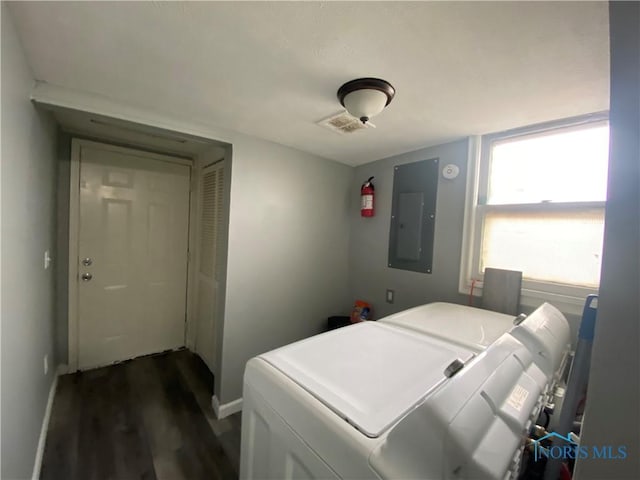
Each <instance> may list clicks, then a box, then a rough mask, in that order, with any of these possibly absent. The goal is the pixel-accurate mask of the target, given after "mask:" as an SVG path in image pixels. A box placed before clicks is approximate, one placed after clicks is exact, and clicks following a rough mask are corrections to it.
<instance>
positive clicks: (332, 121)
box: [318, 111, 367, 133]
mask: <svg viewBox="0 0 640 480" xmlns="http://www.w3.org/2000/svg"><path fill="white" fill-rule="evenodd" d="M318 125H320V126H321V127H325V128H328V129H329V130H332V131H334V132H336V133H353V132H355V131H357V130H365V129H366V128H367V126H366V125H365V124H363V123H362V122H361V121H360V120H358V119H357V118H356V117H353V116H351V115H349V113H347V112H346V111H345V112H340V113H338V114H337V115H333V116H331V117H329V118H325V119H324V120H320V121H319V122H318Z"/></svg>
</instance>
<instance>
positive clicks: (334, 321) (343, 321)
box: [327, 316, 351, 330]
mask: <svg viewBox="0 0 640 480" xmlns="http://www.w3.org/2000/svg"><path fill="white" fill-rule="evenodd" d="M347 325H351V319H350V318H349V317H341V316H338V317H329V318H328V319H327V330H335V329H336V328H340V327H346V326H347Z"/></svg>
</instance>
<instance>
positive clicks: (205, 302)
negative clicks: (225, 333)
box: [196, 161, 224, 372]
mask: <svg viewBox="0 0 640 480" xmlns="http://www.w3.org/2000/svg"><path fill="white" fill-rule="evenodd" d="M201 182H202V183H201V185H200V219H199V221H200V229H199V231H200V238H199V245H198V246H199V248H198V265H197V267H198V285H197V288H198V293H197V295H198V302H197V325H198V329H197V334H196V352H198V354H199V355H200V357H201V358H202V359H203V360H204V361H205V363H206V364H207V366H208V367H209V369H210V370H211V371H212V372H213V371H214V363H215V358H216V318H215V306H216V297H217V294H218V275H219V268H218V265H219V262H218V255H219V248H218V247H219V245H220V241H221V239H220V235H221V232H222V230H223V229H222V221H223V220H222V218H223V191H224V162H222V161H220V162H218V163H215V164H214V165H211V166H209V167H207V168H205V169H204V170H203V174H202V180H201Z"/></svg>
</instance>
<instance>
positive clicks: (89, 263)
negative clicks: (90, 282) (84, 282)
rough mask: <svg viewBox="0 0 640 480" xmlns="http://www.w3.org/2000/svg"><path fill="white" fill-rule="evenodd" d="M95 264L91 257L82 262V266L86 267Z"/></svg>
mask: <svg viewBox="0 0 640 480" xmlns="http://www.w3.org/2000/svg"><path fill="white" fill-rule="evenodd" d="M92 263H93V260H91V259H90V258H89V257H87V258H85V259H84V260H82V264H83V265H84V266H85V267H88V266H89V265H91V264H92Z"/></svg>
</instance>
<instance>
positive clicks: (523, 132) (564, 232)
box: [467, 115, 609, 298]
mask: <svg viewBox="0 0 640 480" xmlns="http://www.w3.org/2000/svg"><path fill="white" fill-rule="evenodd" d="M482 143H483V147H482V155H481V158H480V163H479V167H478V168H479V171H480V175H479V177H478V178H479V184H478V186H477V192H478V195H477V197H476V203H475V206H474V208H475V223H474V225H475V226H474V231H475V232H476V233H475V234H474V236H473V239H474V240H473V245H472V249H471V250H470V254H471V255H472V258H471V263H470V264H469V265H470V268H469V270H468V274H467V275H468V276H467V279H468V282H470V281H471V279H474V278H475V279H480V280H481V279H482V275H483V273H484V269H485V268H487V267H492V268H501V269H507V270H518V271H521V272H522V274H523V279H524V284H523V286H524V288H525V289H529V291H534V290H535V291H540V292H548V293H554V294H560V295H569V296H571V295H575V297H576V298H580V297H581V296H582V295H583V294H584V292H585V290H584V289H587V290H589V289H590V290H597V288H598V284H599V282H600V267H601V262H602V258H601V257H602V244H603V234H604V206H605V201H606V195H607V169H608V160H609V125H608V121H607V120H606V117H603V115H599V116H598V118H597V119H595V120H594V119H593V118H592V117H588V118H586V120H585V119H578V120H575V119H574V120H572V121H566V122H555V123H554V124H548V125H545V126H533V127H530V128H522V129H518V130H513V131H509V132H504V133H502V134H492V135H486V136H485V137H483V138H482ZM567 292H570V293H567ZM571 292H573V293H571Z"/></svg>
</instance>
